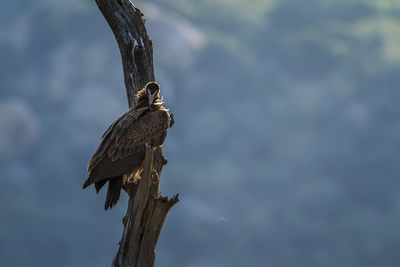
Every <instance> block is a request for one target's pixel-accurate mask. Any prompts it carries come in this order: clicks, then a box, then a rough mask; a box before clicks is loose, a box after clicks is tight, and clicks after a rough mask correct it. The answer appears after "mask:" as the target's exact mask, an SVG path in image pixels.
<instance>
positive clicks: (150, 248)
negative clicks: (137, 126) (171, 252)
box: [96, 0, 179, 267]
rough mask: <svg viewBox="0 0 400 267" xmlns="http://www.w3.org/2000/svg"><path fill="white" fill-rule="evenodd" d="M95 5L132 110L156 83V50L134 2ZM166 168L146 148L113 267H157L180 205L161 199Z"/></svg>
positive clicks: (103, 0) (106, 0) (157, 153)
mask: <svg viewBox="0 0 400 267" xmlns="http://www.w3.org/2000/svg"><path fill="white" fill-rule="evenodd" d="M96 4H97V6H98V8H99V9H100V11H101V13H102V14H103V16H104V18H105V19H106V20H107V22H108V24H109V26H110V28H111V30H112V31H113V33H114V36H115V38H116V40H117V42H118V47H119V50H120V52H121V59H122V66H123V71H124V80H125V87H126V93H127V97H128V103H129V107H131V106H133V105H134V104H135V94H136V92H137V91H138V90H140V89H141V88H142V87H143V86H144V85H145V84H146V83H147V82H149V81H154V80H155V79H154V69H153V45H152V41H151V40H150V38H149V36H148V35H147V31H146V27H145V23H144V19H143V14H142V12H140V10H139V9H138V8H136V7H135V6H134V5H133V4H132V3H131V2H130V1H129V0H96ZM165 164H167V160H166V159H165V157H164V156H163V153H162V149H161V148H158V149H156V150H154V149H151V148H147V149H146V156H145V163H144V170H143V173H142V175H141V180H140V182H139V183H138V185H129V186H126V187H125V188H124V189H125V191H126V192H127V193H128V194H129V203H128V209H127V212H126V215H125V217H124V219H123V224H124V231H123V233H122V238H121V241H120V242H119V247H118V251H117V254H116V255H115V258H114V260H113V264H112V266H114V267H117V266H118V267H122V266H123V267H152V266H154V260H155V247H156V244H157V240H158V236H159V234H160V231H161V228H162V226H163V223H164V220H165V218H166V216H167V214H168V211H169V210H170V209H171V207H172V206H173V205H174V204H175V203H177V202H178V201H179V199H178V195H176V196H174V197H173V198H172V199H168V198H167V197H162V196H160V193H159V186H160V178H161V171H162V168H163V166H164V165H165Z"/></svg>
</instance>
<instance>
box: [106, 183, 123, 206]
mask: <svg viewBox="0 0 400 267" xmlns="http://www.w3.org/2000/svg"><path fill="white" fill-rule="evenodd" d="M121 187H122V176H118V177H114V178H110V179H109V180H108V190H107V196H106V202H105V204H104V209H105V210H107V209H111V208H112V207H113V206H115V204H117V202H118V199H119V195H120V193H121Z"/></svg>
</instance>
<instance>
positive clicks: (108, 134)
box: [88, 107, 149, 172]
mask: <svg viewBox="0 0 400 267" xmlns="http://www.w3.org/2000/svg"><path fill="white" fill-rule="evenodd" d="M148 109H149V108H148V107H145V108H138V109H133V108H131V109H129V110H128V111H127V112H125V113H124V114H123V115H121V116H120V117H119V118H118V119H116V120H115V121H114V122H113V123H112V124H111V125H110V127H108V129H107V130H106V131H105V132H104V134H103V135H102V140H101V144H100V146H99V147H98V148H97V150H96V152H95V153H94V154H93V157H92V159H91V160H90V162H89V164H88V171H89V172H90V171H91V170H93V168H94V167H95V166H96V165H97V164H98V163H100V162H101V161H102V159H103V158H104V156H106V155H107V153H106V152H107V150H109V148H110V146H112V144H113V143H115V141H116V139H117V138H118V136H119V135H123V134H124V132H126V131H127V129H129V127H130V126H131V125H132V124H133V123H134V122H135V121H136V120H137V119H138V118H139V117H140V116H141V115H142V114H143V113H145V112H146V111H148Z"/></svg>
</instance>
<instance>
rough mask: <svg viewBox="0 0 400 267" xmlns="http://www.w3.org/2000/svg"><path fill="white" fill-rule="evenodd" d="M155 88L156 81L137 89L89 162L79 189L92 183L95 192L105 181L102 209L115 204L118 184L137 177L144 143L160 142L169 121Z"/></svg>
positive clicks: (132, 180) (119, 188)
mask: <svg viewBox="0 0 400 267" xmlns="http://www.w3.org/2000/svg"><path fill="white" fill-rule="evenodd" d="M159 92H160V86H159V85H158V83H156V82H149V83H147V84H146V85H145V87H144V88H143V89H141V90H140V91H138V92H137V94H136V105H135V106H134V107H131V108H130V109H129V110H128V111H127V112H126V113H125V114H123V115H122V116H121V117H119V118H118V119H116V120H115V121H114V122H113V123H112V124H111V125H110V127H109V128H108V129H107V131H106V132H105V133H104V134H103V136H102V140H101V144H100V146H99V147H98V148H97V150H96V152H95V153H94V155H93V157H92V159H91V160H90V162H89V165H88V172H89V177H88V178H87V180H86V181H85V183H84V184H83V189H85V188H86V187H87V186H89V185H91V184H93V183H94V185H95V188H96V192H97V193H98V192H99V191H100V189H101V188H102V187H103V186H104V185H105V184H106V183H107V182H108V191H107V197H106V201H105V205H104V209H105V210H107V209H108V208H110V209H111V208H112V207H113V206H115V204H116V203H117V201H118V199H119V196H120V192H121V188H122V185H124V184H126V183H128V182H137V181H138V180H139V179H140V176H139V175H140V173H141V172H142V171H143V165H144V157H145V151H146V144H147V145H149V146H150V147H153V148H157V147H160V146H162V145H163V143H164V140H165V137H166V136H167V130H168V128H169V127H170V126H171V124H172V122H171V117H170V115H169V113H168V110H167V109H165V108H164V107H163V106H161V104H162V103H163V101H162V100H161V99H160V98H159Z"/></svg>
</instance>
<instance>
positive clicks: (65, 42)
mask: <svg viewBox="0 0 400 267" xmlns="http://www.w3.org/2000/svg"><path fill="white" fill-rule="evenodd" d="M136 4H137V6H138V7H139V8H141V9H142V11H143V12H144V13H145V16H146V17H147V26H148V31H149V34H150V36H151V38H152V39H153V40H154V45H155V47H154V52H155V72H156V78H157V81H159V82H160V84H161V86H162V94H163V95H164V97H165V100H166V106H167V107H169V108H170V109H171V112H172V113H174V114H175V118H176V124H175V126H174V127H173V128H172V129H171V130H170V131H169V133H168V138H167V141H166V144H165V154H166V155H167V157H168V159H169V164H168V165H167V166H166V168H164V171H163V180H162V185H161V190H162V192H163V193H164V194H166V195H169V196H172V195H173V194H174V193H177V192H179V193H180V195H181V202H179V203H178V205H176V206H175V207H174V208H173V210H172V211H171V212H170V214H169V216H168V217H167V220H166V223H165V225H164V228H163V231H162V233H161V236H160V240H159V243H158V246H157V262H156V266H159V267H186V266H188V267H208V266H210V267H228V266H233V267H240V266H273V267H319V266H323V267H338V266H340V267H358V266H360V267H369V266H371V267H377V266H384V267H392V266H393V267H398V266H400V254H399V249H400V232H399V226H400V194H399V192H400V180H399V174H400V164H399V162H398V161H399V148H400V121H399V116H400V106H399V105H398V103H399V98H400V88H399V84H400V72H399V70H400V69H399V67H400V1H398V0H382V1H369V0H335V1H334V0H279V1H278V0H252V1H245V0H231V1H226V0H197V1H194V0H193V1H188V0H170V1H161V0H160V1H156V0H153V1H136ZM0 48H1V49H0V86H1V88H0V89H1V91H0V95H1V99H0V127H1V128H0V170H1V179H0V265H1V266H4V267H8V266H9V267H22V266H23V267H25V266H32V267H36V266H38V267H39V266H60V267H64V266H68V267H69V266H72V267H84V266H93V267H97V266H110V264H111V261H112V258H113V256H114V253H115V252H116V249H117V244H118V241H119V240H120V237H121V233H122V222H121V220H122V217H123V215H124V213H125V210H126V206H127V198H126V195H125V194H124V196H123V198H122V200H121V201H120V202H119V204H118V205H117V207H116V208H115V209H113V210H112V211H111V212H104V210H103V203H104V193H105V192H101V194H100V195H96V194H95V191H94V189H93V188H90V189H89V190H86V191H83V190H82V189H81V185H82V183H83V181H84V180H85V179H86V177H87V172H86V166H87V162H88V161H89V159H90V157H91V155H92V153H93V152H94V150H95V149H96V147H97V145H98V144H99V142H100V137H101V135H102V133H103V132H104V130H105V129H106V128H107V126H108V125H109V124H110V123H111V122H112V121H113V120H114V119H115V118H116V117H118V116H119V115H120V114H121V113H123V112H124V111H125V110H126V109H127V100H126V95H125V89H124V84H123V76H122V66H121V60H120V55H119V50H118V47H117V44H116V41H115V40H114V36H113V35H112V33H111V30H110V29H109V27H108V25H107V24H106V22H105V20H104V18H103V17H102V16H101V14H100V12H99V11H98V10H97V7H96V6H95V4H94V1H92V0H69V1H61V0H33V1H22V0H6V1H5V2H4V3H3V4H2V7H1V9H0Z"/></svg>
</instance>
